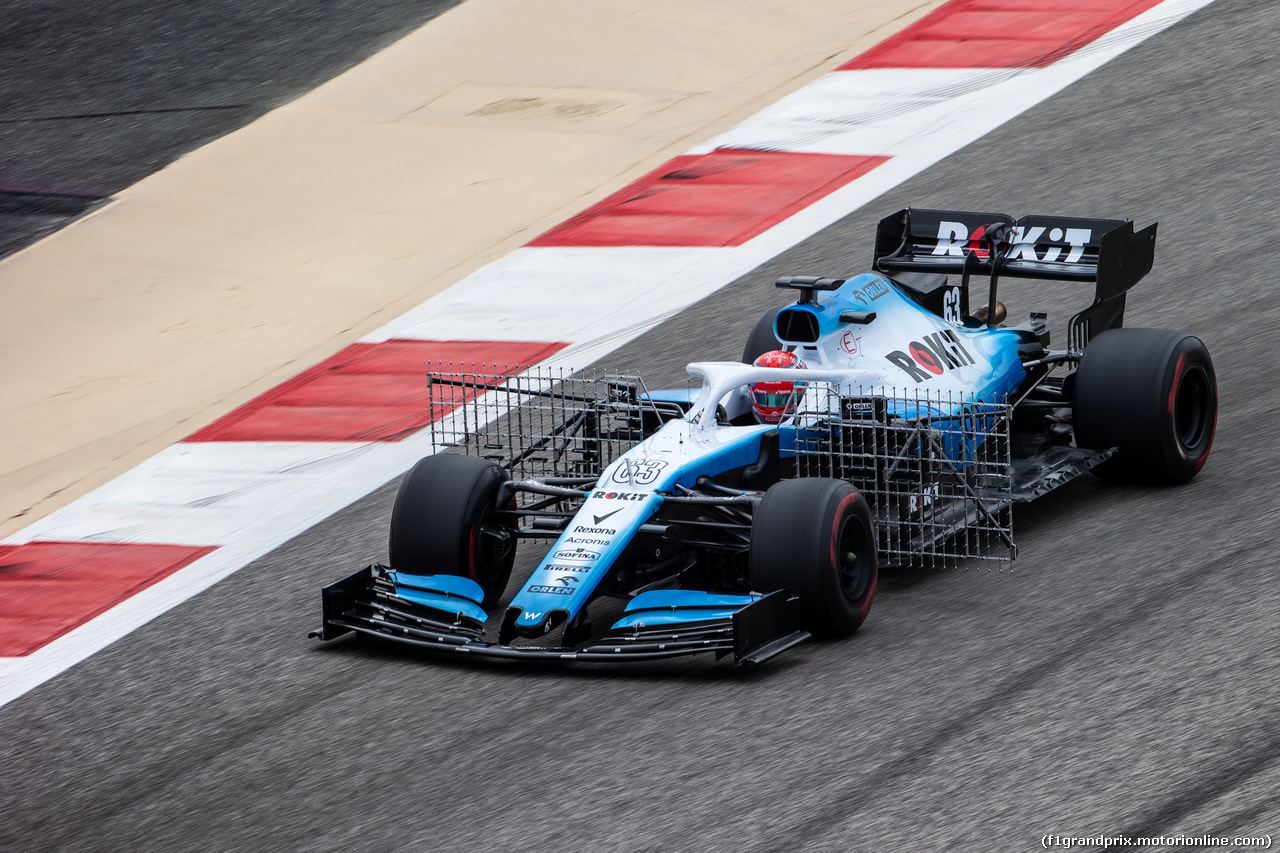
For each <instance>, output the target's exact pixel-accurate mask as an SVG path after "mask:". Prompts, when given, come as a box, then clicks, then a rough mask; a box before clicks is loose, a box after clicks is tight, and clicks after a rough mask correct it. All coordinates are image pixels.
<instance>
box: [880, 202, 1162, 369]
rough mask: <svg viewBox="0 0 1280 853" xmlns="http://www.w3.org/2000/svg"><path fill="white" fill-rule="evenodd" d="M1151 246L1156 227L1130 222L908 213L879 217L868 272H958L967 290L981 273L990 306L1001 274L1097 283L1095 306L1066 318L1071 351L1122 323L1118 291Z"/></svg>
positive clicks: (1136, 273) (1135, 278)
mask: <svg viewBox="0 0 1280 853" xmlns="http://www.w3.org/2000/svg"><path fill="white" fill-rule="evenodd" d="M1155 247H1156V223H1152V224H1151V225H1149V226H1148V227H1146V228H1144V229H1143V230H1141V231H1136V232H1135V231H1134V230H1133V222H1132V220H1128V219H1084V218H1079V217H1068V216H1024V217H1022V218H1021V219H1017V220H1015V219H1014V218H1013V217H1011V216H1008V215H1006V214H1003V213H976V212H970V211H960V210H920V209H914V208H907V209H906V210H900V211H898V212H897V213H895V214H893V215H892V216H886V217H885V218H884V219H882V220H880V225H879V227H878V228H877V229H876V247H875V259H874V262H873V268H874V269H876V270H877V271H879V272H883V273H887V274H889V275H891V276H892V274H893V273H896V272H933V273H944V274H959V275H962V276H963V277H964V279H963V286H964V288H965V290H966V292H967V290H968V283H969V277H970V276H972V275H974V274H981V275H985V276H988V277H989V278H990V282H991V284H990V296H989V299H988V301H987V304H988V305H994V304H995V298H996V281H997V280H998V279H999V277H1000V276H1001V275H1010V276H1014V277H1016V278H1033V279H1056V280H1063V281H1092V282H1096V283H1097V285H1096V289H1095V293H1094V300H1093V304H1091V305H1090V306H1089V307H1088V308H1086V309H1085V310H1084V311H1081V312H1080V313H1079V314H1077V315H1076V316H1075V317H1073V318H1072V320H1071V332H1070V334H1071V338H1072V346H1073V348H1078V349H1083V347H1084V345H1085V344H1086V343H1088V341H1089V339H1090V338H1092V337H1093V336H1094V335H1097V334H1099V333H1100V332H1102V331H1105V330H1106V329H1110V328H1115V327H1118V326H1120V325H1121V324H1122V322H1123V319H1124V294H1125V292H1126V291H1128V290H1129V288H1131V287H1133V286H1134V285H1135V284H1137V283H1138V282H1139V281H1141V280H1142V277H1143V276H1145V275H1146V274H1147V273H1148V272H1150V271H1151V265H1152V264H1153V263H1154V261H1155ZM989 313H991V314H994V312H989ZM1077 339H1079V340H1077Z"/></svg>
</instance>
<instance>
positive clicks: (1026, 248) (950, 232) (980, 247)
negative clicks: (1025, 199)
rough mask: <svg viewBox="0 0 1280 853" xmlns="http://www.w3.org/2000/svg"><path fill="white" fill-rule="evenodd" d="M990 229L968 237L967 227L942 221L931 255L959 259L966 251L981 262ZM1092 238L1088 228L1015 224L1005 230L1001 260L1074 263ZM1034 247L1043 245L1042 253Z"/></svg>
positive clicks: (982, 227) (987, 254)
mask: <svg viewBox="0 0 1280 853" xmlns="http://www.w3.org/2000/svg"><path fill="white" fill-rule="evenodd" d="M990 227H991V225H990V223H988V224H984V225H979V226H978V227H977V228H976V229H975V230H974V232H973V233H972V234H970V233H969V228H968V226H966V225H965V224H964V223H963V222H950V221H948V220H945V219H944V220H942V221H941V222H939V223H938V242H937V245H935V246H934V247H933V252H932V254H934V255H952V256H954V257H957V258H963V257H964V256H965V253H966V252H970V251H971V252H973V253H974V254H976V255H977V256H978V257H979V258H981V259H984V260H985V259H987V258H989V257H990V252H989V251H988V250H987V248H986V245H985V244H984V241H983V237H985V236H986V233H987V230H988V229H989V228H990ZM1092 238H1093V229H1092V228H1054V227H1050V226H1048V225H1041V226H1031V225H1015V226H1013V227H1012V228H1011V229H1010V230H1009V234H1008V246H1009V248H1008V250H1007V251H1006V252H1005V258H1006V259H1007V260H1009V261H1032V262H1034V263H1054V262H1060V263H1064V264H1074V263H1078V262H1079V261H1080V260H1081V258H1083V257H1084V250H1085V247H1086V246H1088V245H1089V242H1090V240H1092ZM1037 246H1044V250H1043V251H1044V253H1043V254H1041V253H1040V252H1039V251H1037ZM1064 251H1065V252H1066V255H1065V256H1064V255H1063V252H1064Z"/></svg>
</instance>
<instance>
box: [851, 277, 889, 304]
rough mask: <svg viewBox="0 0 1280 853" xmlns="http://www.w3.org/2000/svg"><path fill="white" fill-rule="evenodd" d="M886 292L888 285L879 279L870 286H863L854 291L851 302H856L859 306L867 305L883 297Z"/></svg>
mask: <svg viewBox="0 0 1280 853" xmlns="http://www.w3.org/2000/svg"><path fill="white" fill-rule="evenodd" d="M888 292H889V285H887V284H885V283H884V282H883V281H881V280H880V279H876V280H875V281H873V282H871V283H870V284H864V285H863V286H862V287H860V288H858V289H857V290H855V291H854V293H853V301H854V302H857V303H858V304H859V305H867V304H869V303H870V302H873V301H875V300H877V299H879V298H880V297H881V296H884V295H885V294H886V293H888Z"/></svg>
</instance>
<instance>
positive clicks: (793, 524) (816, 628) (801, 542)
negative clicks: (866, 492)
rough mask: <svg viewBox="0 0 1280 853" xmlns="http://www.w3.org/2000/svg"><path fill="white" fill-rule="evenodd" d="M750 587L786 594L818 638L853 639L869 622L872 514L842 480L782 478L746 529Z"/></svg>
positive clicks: (872, 571) (873, 589)
mask: <svg viewBox="0 0 1280 853" xmlns="http://www.w3.org/2000/svg"><path fill="white" fill-rule="evenodd" d="M750 554H751V555H750V567H751V568H750V571H751V584H752V586H753V587H754V588H755V589H757V590H759V591H761V592H768V591H772V590H775V589H790V590H791V591H792V592H793V593H795V594H796V596H797V597H798V598H799V599H800V601H799V608H800V614H801V621H802V626H801V627H803V628H804V629H805V630H806V631H808V632H809V633H811V634H813V635H814V636H818V637H842V636H846V635H848V634H852V633H853V632H854V631H856V630H857V629H858V626H859V625H861V624H862V622H863V620H865V619H866V618H867V613H869V612H870V610H871V601H872V599H873V598H875V594H876V579H877V576H878V571H879V567H878V565H877V562H876V561H877V555H876V536H875V525H874V524H873V523H872V520H871V509H870V507H868V506H867V502H866V501H865V500H864V499H863V497H862V495H860V494H859V493H858V490H857V489H855V488H854V487H853V486H851V485H849V484H848V483H846V482H845V481H843V480H828V479H823V478H816V477H809V478H802V479H798V480H783V481H781V482H779V483H775V484H774V485H773V486H772V487H770V488H769V490H768V491H767V492H765V495H764V498H763V499H761V501H760V506H759V507H757V508H756V513H755V518H754V520H753V521H752V524H751V552H750Z"/></svg>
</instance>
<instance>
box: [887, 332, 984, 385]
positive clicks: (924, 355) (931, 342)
mask: <svg viewBox="0 0 1280 853" xmlns="http://www.w3.org/2000/svg"><path fill="white" fill-rule="evenodd" d="M885 358H886V359H888V360H889V361H891V362H893V363H894V364H896V365H897V366H898V367H901V368H902V369H903V370H905V371H906V372H907V375H909V376H910V377H911V378H912V379H914V380H915V381H916V384H919V383H921V382H924V381H925V380H927V379H932V378H933V377H935V376H941V375H942V374H943V373H944V372H946V371H948V370H952V369H954V368H957V367H963V366H965V365H967V364H973V356H972V355H970V354H969V350H967V349H965V346H964V344H963V343H961V342H960V336H959V335H957V334H956V333H955V332H953V331H952V330H950V329H944V330H942V331H941V332H934V333H933V334H932V335H925V336H924V340H922V341H912V342H911V343H910V344H909V345H908V346H907V352H903V351H902V350H894V351H893V352H891V353H889V354H887V355H886V356H885Z"/></svg>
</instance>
